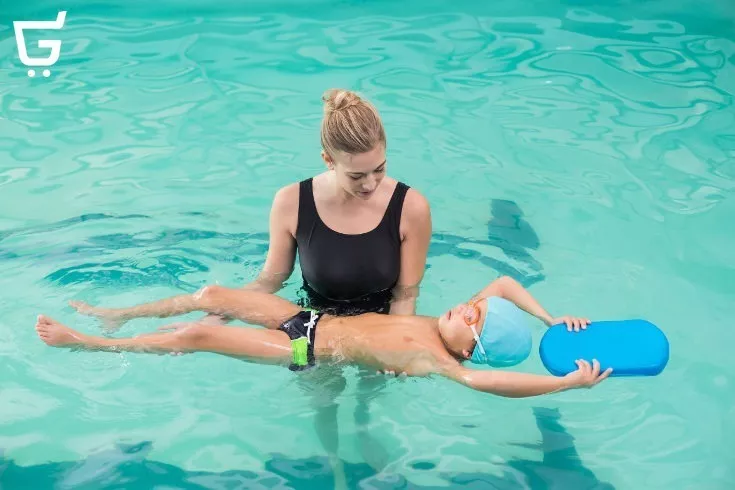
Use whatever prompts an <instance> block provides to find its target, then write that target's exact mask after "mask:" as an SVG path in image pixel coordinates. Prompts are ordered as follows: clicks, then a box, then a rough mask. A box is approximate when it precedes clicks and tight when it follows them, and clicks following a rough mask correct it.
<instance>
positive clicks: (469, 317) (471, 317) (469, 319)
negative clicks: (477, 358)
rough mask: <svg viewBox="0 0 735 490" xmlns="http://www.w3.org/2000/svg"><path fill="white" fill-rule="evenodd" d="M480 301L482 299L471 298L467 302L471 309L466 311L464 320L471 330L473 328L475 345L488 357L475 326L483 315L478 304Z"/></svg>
mask: <svg viewBox="0 0 735 490" xmlns="http://www.w3.org/2000/svg"><path fill="white" fill-rule="evenodd" d="M478 301H480V299H475V300H470V301H469V302H468V303H467V304H468V305H469V306H470V307H471V309H470V310H469V311H467V312H466V313H465V315H464V322H465V323H466V324H467V326H468V327H470V330H472V336H473V337H474V338H475V345H476V346H477V348H479V349H480V352H481V353H482V355H483V356H485V357H487V353H486V352H485V348H484V347H483V346H482V344H481V343H480V336H479V335H478V334H477V329H476V328H475V326H476V325H477V323H478V322H479V321H480V315H481V312H480V307H479V306H477V302H478ZM472 313H474V314H472Z"/></svg>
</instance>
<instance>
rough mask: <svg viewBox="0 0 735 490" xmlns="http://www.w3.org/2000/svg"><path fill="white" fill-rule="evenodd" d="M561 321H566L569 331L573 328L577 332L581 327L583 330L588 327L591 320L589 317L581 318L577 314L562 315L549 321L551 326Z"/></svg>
mask: <svg viewBox="0 0 735 490" xmlns="http://www.w3.org/2000/svg"><path fill="white" fill-rule="evenodd" d="M560 323H566V325H567V331H569V332H571V331H572V329H574V331H575V332H579V329H580V328H581V329H582V330H584V329H586V328H587V325H589V324H590V323H592V322H590V320H589V319H588V318H581V317H576V316H569V315H565V316H560V317H559V318H552V319H551V321H550V322H549V326H550V327H553V326H554V325H559V324H560Z"/></svg>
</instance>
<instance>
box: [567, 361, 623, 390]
mask: <svg viewBox="0 0 735 490" xmlns="http://www.w3.org/2000/svg"><path fill="white" fill-rule="evenodd" d="M575 363H576V364H577V367H579V369H577V370H576V371H573V372H571V373H569V374H567V375H566V376H564V378H565V379H566V380H567V382H568V383H569V387H570V388H592V387H593V386H595V385H596V384H597V383H599V382H600V381H602V380H604V379H605V378H607V377H608V376H610V373H612V368H607V369H606V370H605V371H604V372H603V373H602V374H600V363H599V362H598V361H597V359H593V360H592V366H590V363H589V362H587V361H585V360H582V359H578V360H576V361H575Z"/></svg>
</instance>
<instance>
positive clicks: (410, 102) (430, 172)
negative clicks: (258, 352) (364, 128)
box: [0, 0, 735, 490]
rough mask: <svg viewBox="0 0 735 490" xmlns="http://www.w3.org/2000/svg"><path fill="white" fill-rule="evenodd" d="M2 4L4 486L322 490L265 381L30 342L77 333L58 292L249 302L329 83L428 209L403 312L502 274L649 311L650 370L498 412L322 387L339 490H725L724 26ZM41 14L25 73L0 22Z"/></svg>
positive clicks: (552, 9) (722, 6)
mask: <svg viewBox="0 0 735 490" xmlns="http://www.w3.org/2000/svg"><path fill="white" fill-rule="evenodd" d="M5 3H6V2H3V4H4V5H3V7H2V10H1V11H0V101H1V102H2V106H1V107H0V291H1V292H2V294H1V295H0V353H2V371H1V374H0V487H2V488H8V489H11V488H12V489H15V488H75V489H77V488H83V489H87V488H89V489H92V488H141V489H142V488H273V487H278V488H331V487H332V486H333V482H334V478H333V474H332V469H331V466H330V465H329V463H328V461H327V459H326V457H325V451H324V449H323V447H322V445H321V443H320V441H319V437H318V435H317V431H316V429H315V425H314V420H315V409H314V408H313V407H312V406H311V405H310V404H309V403H306V402H305V399H306V395H305V393H304V387H303V386H301V385H300V384H298V383H297V382H296V381H295V378H294V376H293V374H292V373H291V372H289V371H288V370H284V369H276V368H272V367H265V366H255V365H247V364H242V363H238V362H236V361H234V360H231V359H227V358H220V357H217V356H214V355H205V354H201V355H190V356H183V357H170V356H169V357H166V356H145V355H135V354H119V355H118V354H104V353H70V352H68V351H62V350H54V349H51V348H49V347H47V346H45V345H44V344H42V343H41V342H40V341H39V340H38V339H37V338H36V336H35V334H34V331H33V328H32V327H33V323H34V321H35V316H36V315H37V314H39V313H45V314H49V315H51V316H53V317H55V318H57V319H59V320H61V321H64V322H66V323H69V324H71V325H73V326H75V327H76V328H79V329H81V330H83V331H85V332H92V333H100V332H102V330H101V326H100V325H99V324H98V323H96V322H95V321H93V320H90V319H88V318H85V317H80V316H78V315H75V314H74V313H73V312H72V311H71V310H70V308H68V307H67V306H66V302H67V301H68V300H70V299H83V300H86V301H90V302H94V303H104V304H108V305H127V304H132V303H137V302H141V301H148V300H151V299H157V298H161V297H164V296H169V295H173V294H180V293H183V292H191V291H194V290H195V289H197V288H199V287H201V286H202V285H204V284H209V283H220V284H224V285H233V286H234V285H239V284H242V283H244V282H247V281H249V280H251V279H253V278H254V277H255V275H256V274H257V272H258V270H259V268H260V266H261V265H262V263H263V259H264V253H265V251H266V249H267V223H268V206H269V204H270V201H271V199H272V196H273V193H274V192H275V191H276V190H277V189H278V188H279V187H280V186H282V185H284V184H287V183H289V182H293V181H295V180H298V179H301V178H304V177H307V176H310V175H313V174H314V173H316V172H319V171H321V169H322V168H323V167H322V163H321V161H320V158H319V150H320V148H319V138H318V128H319V122H320V118H321V101H320V96H321V93H322V92H323V91H324V90H325V89H327V88H329V87H347V88H351V89H355V90H358V91H360V92H362V93H363V94H365V95H366V96H367V97H369V98H370V99H371V100H372V101H374V102H375V103H376V105H377V106H378V107H379V109H380V110H381V113H382V115H383V117H384V119H385V124H386V128H387V131H388V138H389V149H388V161H389V166H388V171H389V173H390V174H391V175H392V176H394V177H396V178H399V179H401V180H403V181H405V182H407V183H408V184H410V185H412V186H414V187H415V188H417V189H419V190H420V191H421V192H422V193H424V195H425V196H427V197H428V199H429V200H430V202H431V205H432V214H433V219H434V235H433V238H432V245H431V250H430V254H429V259H428V266H429V268H428V270H427V273H426V278H425V282H424V287H423V290H422V294H421V297H420V299H419V304H418V308H419V310H420V311H421V312H423V313H427V314H439V313H441V312H442V311H443V310H444V308H445V307H447V306H449V305H452V304H454V303H455V302H458V301H463V300H464V299H466V298H467V297H468V296H469V295H470V294H472V293H474V292H476V291H477V290H478V289H479V288H480V287H482V286H483V285H484V284H485V283H487V282H488V281H490V280H492V279H493V278H495V277H497V276H498V275H499V274H501V273H502V274H510V275H513V276H514V277H516V278H517V279H519V280H521V281H522V282H523V283H524V284H525V285H526V286H528V287H529V288H530V289H531V291H532V293H533V294H534V295H535V296H536V297H537V298H539V299H540V300H541V301H542V303H543V304H544V305H545V306H546V307H547V308H548V309H549V310H550V311H551V312H552V313H553V314H567V313H568V314H577V315H585V316H589V317H591V318H593V319H614V318H634V317H643V318H646V319H648V320H650V321H652V322H654V323H656V324H658V325H659V326H660V327H661V328H662V329H664V330H665V332H666V333H667V335H668V337H669V339H670V342H671V346H672V350H671V360H670V364H669V366H668V367H667V369H666V371H665V372H664V373H663V374H662V375H661V376H659V377H656V378H650V379H641V378H636V379H611V380H608V381H606V382H605V383H604V384H602V385H600V386H599V387H597V388H595V389H594V390H590V391H573V392H567V393H562V394H557V395H553V396H547V397H541V398H535V399H524V400H507V399H502V398H496V397H492V396H488V395H484V394H480V393H474V392H471V391H468V390H466V389H463V388H461V387H459V386H455V385H453V384H450V383H448V382H445V381H443V380H440V379H431V380H425V379H421V380H407V381H400V380H388V381H386V382H384V383H373V385H377V388H376V387H375V386H373V388H369V389H368V388H365V387H360V386H359V385H358V380H359V379H360V376H358V374H357V373H356V371H354V370H347V371H346V372H345V379H346V382H347V385H346V388H345V390H344V391H343V392H342V393H341V394H340V395H339V396H338V397H337V399H336V403H337V404H338V412H337V413H338V415H337V417H338V421H339V429H338V435H339V457H340V458H341V460H342V461H343V463H344V467H345V472H346V478H347V480H348V483H349V486H350V487H351V488H446V487H455V488H463V487H466V488H534V489H535V488H549V489H552V488H553V489H569V488H574V489H576V488H617V489H631V488H646V489H697V490H699V489H725V488H732V487H733V486H735V474H734V470H733V468H734V467H735V452H733V450H732V441H733V440H734V439H735V424H734V423H733V421H734V420H735V366H734V365H733V363H732V360H731V359H732V355H731V352H732V346H733V345H735V329H733V328H732V321H731V317H732V315H731V311H732V305H733V304H734V303H733V300H734V299H735V254H733V246H732V243H733V240H734V239H735V225H733V218H732V217H733V216H735V192H734V191H735V163H734V162H735V109H734V107H733V94H735V9H733V7H732V4H731V2H729V1H726V0H720V1H716V2H708V3H707V4H706V5H703V4H700V3H695V2H683V1H680V2H677V3H675V4H668V3H665V2H663V1H660V2H659V1H657V2H627V1H612V2H592V1H582V0H577V1H567V2H558V1H552V2H512V3H510V4H508V5H506V6H498V5H491V4H490V2H486V3H484V4H483V3H481V2H474V1H471V0H458V1H453V2H439V1H428V2H419V1H417V0H416V1H414V0H411V1H405V2H400V3H398V2H387V1H356V0H355V1H346V0H345V1H337V0H335V1H326V0H325V1H321V2H284V1H281V2H248V3H247V6H245V3H244V2H234V1H229V2H217V3H216V4H211V5H210V6H209V7H203V6H202V4H201V2H200V3H199V5H197V3H196V2H192V1H191V0H179V1H171V0H169V1H165V2H142V1H128V2H106V3H105V5H102V4H101V3H97V4H90V3H88V4H87V5H85V2H64V4H63V5H62V4H61V3H59V2H56V3H54V2H50V1H45V0H44V1H34V2H25V3H22V4H20V3H19V4H15V5H13V6H7V5H5ZM61 7H63V8H66V9H68V14H67V25H66V26H65V27H64V29H63V30H62V31H61V32H60V33H57V34H58V36H51V38H54V37H58V38H59V39H62V41H63V45H62V55H61V59H60V61H59V62H58V63H57V64H56V65H55V66H53V67H51V71H52V74H51V76H50V77H49V78H48V79H44V78H41V77H36V78H33V79H31V78H28V77H27V76H26V71H27V69H26V68H25V67H24V66H22V65H21V64H20V62H19V61H18V57H17V50H16V46H15V41H14V39H13V34H12V27H11V25H12V23H11V22H12V20H22V19H24V20H52V19H53V17H54V16H55V14H56V11H57V9H58V8H61ZM44 34H46V33H44ZM37 37H38V36H36V38H37ZM48 37H49V36H44V38H48ZM31 39H34V38H33V37H31ZM31 52H33V50H31ZM299 277H300V276H299V272H298V269H297V271H296V272H295V273H294V275H293V276H292V278H291V281H290V283H289V285H288V287H287V288H286V289H285V290H284V291H282V292H281V294H282V295H284V296H286V297H289V298H295V296H296V291H297V288H298V286H299ZM197 317H198V316H197V315H194V316H192V318H197ZM163 324H165V321H164V320H137V321H134V322H131V323H130V324H128V325H126V326H125V327H124V328H123V329H122V331H121V332H120V334H121V335H135V334H139V333H144V332H148V331H151V330H153V329H155V328H156V327H157V326H159V325H163ZM541 333H542V327H541V326H540V325H539V326H538V328H537V329H536V335H535V340H536V341H538V339H540V336H541ZM519 369H520V370H523V371H526V372H535V373H542V372H544V370H543V366H542V365H541V364H540V361H539V360H538V357H537V356H534V357H532V358H531V359H529V360H528V361H526V362H525V363H523V364H522V365H521V366H520V367H519ZM381 385H382V386H381ZM366 398H371V399H372V401H371V403H370V405H369V412H368V414H369V417H367V416H366V415H365V413H362V412H360V411H359V410H356V407H358V406H359V405H360V404H361V403H362V402H363V401H364V400H365V399H366ZM332 408H334V407H332ZM356 413H357V414H359V415H358V417H357V418H358V422H360V424H362V425H364V426H367V430H368V433H369V435H370V439H365V438H362V437H359V431H358V425H357V424H356V422H355V418H356V415H355V414H356Z"/></svg>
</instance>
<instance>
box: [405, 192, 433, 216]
mask: <svg viewBox="0 0 735 490" xmlns="http://www.w3.org/2000/svg"><path fill="white" fill-rule="evenodd" d="M404 185H406V184H404ZM403 216H404V217H405V219H406V220H408V221H409V222H417V223H418V222H426V221H427V220H428V221H429V222H430V221H431V205H430V204H429V200H428V199H426V197H425V196H424V195H423V194H422V193H421V192H420V191H418V190H417V189H415V188H413V187H410V186H409V187H408V190H407V191H406V197H405V199H404V200H403ZM402 221H403V220H402Z"/></svg>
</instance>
